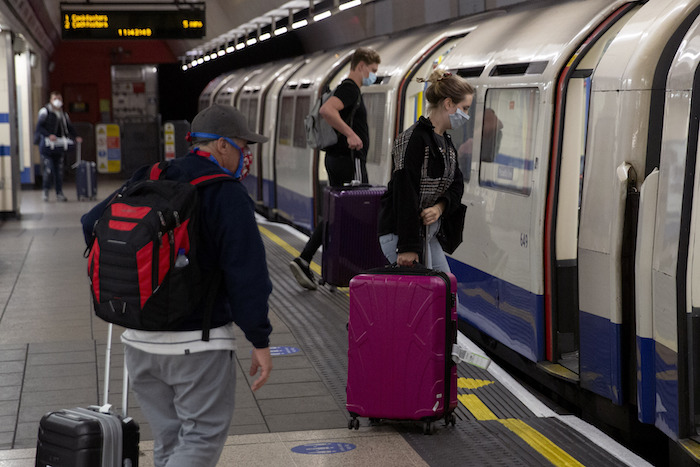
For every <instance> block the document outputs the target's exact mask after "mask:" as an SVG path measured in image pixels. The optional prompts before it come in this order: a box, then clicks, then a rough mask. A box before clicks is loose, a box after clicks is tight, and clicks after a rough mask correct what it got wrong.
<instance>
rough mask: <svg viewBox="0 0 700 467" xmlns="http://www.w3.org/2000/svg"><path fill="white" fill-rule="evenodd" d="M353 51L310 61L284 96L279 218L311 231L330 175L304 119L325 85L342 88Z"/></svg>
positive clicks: (277, 152)
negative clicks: (309, 141) (311, 145)
mask: <svg viewBox="0 0 700 467" xmlns="http://www.w3.org/2000/svg"><path fill="white" fill-rule="evenodd" d="M353 50H354V49H351V48H341V49H340V50H333V51H326V52H319V53H316V54H314V55H312V56H310V57H308V59H307V60H306V62H305V63H304V64H303V65H302V66H301V67H299V69H297V70H296V71H295V72H294V73H293V74H292V75H291V76H290V78H289V79H288V80H287V82H286V83H285V84H284V86H283V88H282V90H281V92H280V97H279V99H280V103H279V113H278V116H277V132H276V138H275V170H276V176H275V182H276V183H275V186H276V197H277V200H276V214H277V215H278V216H280V217H282V218H283V219H285V220H287V221H289V222H291V223H292V224H294V225H296V226H298V227H300V228H302V229H304V230H307V231H311V230H313V228H314V227H315V225H316V217H315V213H316V210H317V208H318V207H319V206H318V205H317V204H316V200H317V199H318V195H319V191H320V190H319V186H318V183H317V182H316V181H317V180H318V181H319V182H321V183H322V182H323V181H324V180H327V175H325V170H323V169H322V168H319V165H322V164H319V160H320V158H319V157H318V152H317V151H314V150H313V149H311V148H309V147H308V146H307V145H306V132H305V130H304V117H305V116H306V115H307V114H308V113H309V112H310V110H311V107H313V103H314V102H315V100H316V99H317V98H318V96H319V95H320V90H321V89H322V88H323V86H324V85H326V84H328V85H329V86H330V87H331V88H332V87H333V86H334V85H337V84H338V83H337V82H335V81H334V80H337V79H338V77H339V76H343V75H344V74H345V75H347V69H349V66H350V64H349V59H350V55H351V54H352V52H353ZM343 70H345V72H343Z"/></svg>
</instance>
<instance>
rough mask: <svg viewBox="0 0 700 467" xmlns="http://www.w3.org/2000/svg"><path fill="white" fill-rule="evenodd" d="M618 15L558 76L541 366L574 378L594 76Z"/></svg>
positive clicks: (618, 26) (619, 25) (614, 32)
mask: <svg viewBox="0 0 700 467" xmlns="http://www.w3.org/2000/svg"><path fill="white" fill-rule="evenodd" d="M628 18H629V16H628ZM613 20H614V18H610V19H609V20H608V22H606V23H604V25H603V26H604V27H599V28H598V29H597V30H596V31H594V32H593V34H591V35H590V36H589V37H588V38H587V40H586V42H585V43H584V44H583V45H582V46H581V47H580V48H579V50H577V52H576V54H575V56H574V57H573V58H572V60H571V61H570V62H569V63H568V65H567V67H566V68H565V69H564V70H563V71H562V73H561V74H560V77H559V82H558V92H557V100H556V108H555V124H554V131H553V147H552V163H551V171H550V186H549V190H548V197H547V212H546V224H547V226H546V234H545V281H546V285H545V287H546V289H547V290H548V292H549V293H546V294H545V313H546V319H547V354H546V360H547V361H546V362H542V363H541V366H542V367H543V368H545V369H546V370H548V371H551V372H554V373H556V374H558V375H559V376H564V377H566V378H568V379H571V380H578V373H579V327H578V310H579V306H578V298H579V297H578V285H577V284H578V234H579V217H580V211H581V193H582V189H583V173H584V167H585V163H586V140H587V134H588V121H589V106H590V97H591V84H592V83H591V76H592V74H593V70H594V69H595V67H596V65H597V63H598V61H599V60H600V58H601V55H602V54H603V52H604V51H605V48H606V47H607V45H608V43H609V41H611V40H612V38H614V37H615V36H616V35H617V33H618V32H619V30H620V29H621V28H622V26H623V25H624V24H625V23H626V20H623V21H617V22H616V23H614V24H613V25H612V26H610V23H612V22H613ZM550 362H554V363H558V364H559V365H550Z"/></svg>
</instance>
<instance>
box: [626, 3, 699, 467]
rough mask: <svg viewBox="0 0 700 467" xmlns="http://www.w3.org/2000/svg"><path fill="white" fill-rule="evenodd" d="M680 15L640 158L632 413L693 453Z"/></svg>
mask: <svg viewBox="0 0 700 467" xmlns="http://www.w3.org/2000/svg"><path fill="white" fill-rule="evenodd" d="M689 7H690V8H692V5H689ZM688 18H689V20H690V19H694V22H693V24H692V26H690V28H689V29H688V32H687V33H686V34H685V37H684V38H683V40H682V41H681V43H680V47H679V48H678V50H677V52H676V53H675V56H674V58H673V61H672V63H671V65H670V70H669V73H668V79H667V83H666V89H665V96H664V107H663V115H664V120H663V133H662V137H661V147H660V151H659V157H658V160H657V161H655V162H658V168H656V167H649V164H647V167H648V168H649V169H650V170H651V172H650V173H649V175H648V176H647V177H646V178H645V180H644V183H643V184H642V185H641V189H640V191H641V199H640V206H639V212H640V215H639V224H638V225H639V227H638V235H637V250H636V252H635V253H636V258H635V267H636V271H635V272H636V274H635V302H636V305H637V306H636V309H635V313H636V331H637V332H636V342H637V356H638V359H639V360H638V362H637V374H638V377H637V388H638V389H637V401H638V413H639V419H640V420H642V421H644V422H646V423H654V424H655V425H656V427H658V428H659V429H660V430H661V431H663V432H664V433H666V434H667V435H668V436H669V437H671V438H672V439H679V445H680V446H682V447H684V448H685V449H687V451H688V452H690V453H691V455H693V456H694V458H695V459H696V461H700V443H697V442H694V441H692V440H691V439H688V438H690V437H693V436H695V437H697V433H698V429H699V428H700V426H699V425H700V367H699V366H698V365H699V364H700V362H699V359H700V319H699V316H700V313H698V310H699V309H700V308H699V305H700V286H699V284H700V281H699V280H698V277H700V276H699V274H700V256H699V255H698V250H697V245H698V240H700V196H698V192H699V190H700V171H699V170H698V164H697V158H698V133H699V130H700V128H699V127H698V121H700V17H695V18H693V15H692V14H690V15H689V16H688ZM684 23H686V24H687V21H684Z"/></svg>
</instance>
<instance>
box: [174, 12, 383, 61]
mask: <svg viewBox="0 0 700 467" xmlns="http://www.w3.org/2000/svg"><path fill="white" fill-rule="evenodd" d="M342 1H343V0H334V1H333V2H332V3H333V6H331V7H330V9H328V10H325V11H322V12H320V13H316V11H315V9H314V8H315V6H316V4H318V3H321V2H320V1H317V0H294V1H288V2H286V3H285V4H284V5H281V6H280V7H279V8H277V9H275V10H270V11H269V12H268V13H267V14H266V15H265V16H261V17H258V18H256V19H254V20H251V21H250V22H248V23H245V24H242V25H240V26H239V27H238V28H237V29H232V30H231V31H229V32H228V34H225V35H222V36H220V37H219V38H217V39H215V41H218V42H219V43H221V41H223V45H221V47H217V49H215V50H214V51H213V52H211V53H202V52H199V53H200V54H202V56H201V57H200V58H198V59H196V60H192V62H191V64H190V65H188V67H194V66H196V65H201V64H202V63H204V62H208V61H211V60H213V59H215V58H217V57H221V56H223V55H225V54H230V53H233V52H236V51H239V50H242V49H244V48H245V47H249V46H252V45H255V44H257V43H258V42H262V41H265V40H267V39H270V38H272V37H276V36H281V35H283V34H286V33H287V32H289V31H291V30H296V29H299V28H303V27H304V26H308V25H309V24H311V23H312V22H319V21H323V20H325V19H327V18H330V17H331V16H332V15H333V14H335V13H337V12H342V11H346V10H349V9H351V8H354V7H357V6H360V5H362V4H364V3H372V2H373V1H375V0H350V1H345V2H344V3H341V2H342ZM300 11H305V12H306V15H307V16H308V18H303V19H299V20H298V21H294V15H295V14H296V13H299V12H300ZM285 16H287V18H288V19H287V24H286V25H284V26H280V27H277V26H278V25H279V24H280V22H279V18H284V17H285ZM263 27H264V28H265V29H268V28H269V29H268V31H269V32H265V33H263V32H262V30H263ZM241 33H242V35H240V36H239V35H238V34H241ZM233 34H236V36H237V38H236V39H234V40H231V39H230V38H231V37H232V35H233ZM207 45H214V46H215V47H216V42H214V41H212V42H210V43H209V44H207ZM192 53H197V52H196V51H190V52H188V53H187V55H190V54H192Z"/></svg>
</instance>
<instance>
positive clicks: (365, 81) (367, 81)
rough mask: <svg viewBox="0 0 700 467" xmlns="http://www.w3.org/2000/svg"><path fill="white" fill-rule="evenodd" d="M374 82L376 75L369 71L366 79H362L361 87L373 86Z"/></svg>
mask: <svg viewBox="0 0 700 467" xmlns="http://www.w3.org/2000/svg"><path fill="white" fill-rule="evenodd" d="M375 81H377V75H375V74H374V73H372V72H371V71H370V72H369V76H368V77H367V78H362V85H363V86H371V85H373V84H374V82H375Z"/></svg>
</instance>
